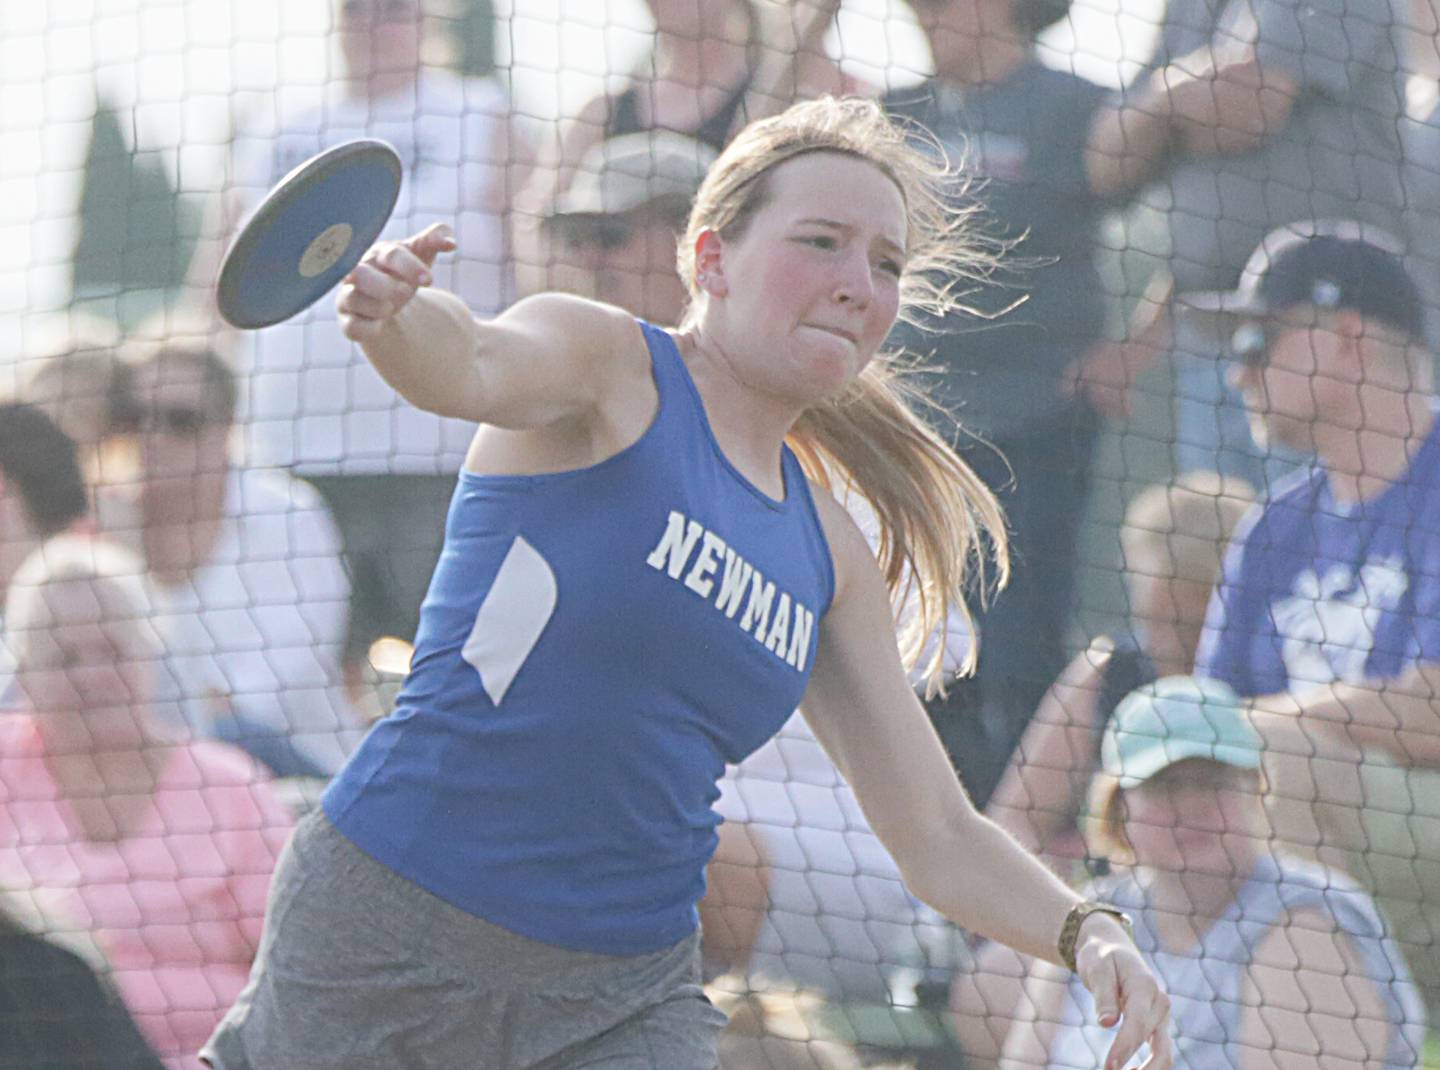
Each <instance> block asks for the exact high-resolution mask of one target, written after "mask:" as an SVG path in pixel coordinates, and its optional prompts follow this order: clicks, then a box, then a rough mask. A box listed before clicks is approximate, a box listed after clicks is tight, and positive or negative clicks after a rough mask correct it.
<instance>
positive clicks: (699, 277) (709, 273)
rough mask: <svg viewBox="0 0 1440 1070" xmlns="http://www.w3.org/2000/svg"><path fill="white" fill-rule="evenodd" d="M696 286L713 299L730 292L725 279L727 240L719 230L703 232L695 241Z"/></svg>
mask: <svg viewBox="0 0 1440 1070" xmlns="http://www.w3.org/2000/svg"><path fill="white" fill-rule="evenodd" d="M695 285H696V287H697V288H699V290H700V292H701V293H703V294H709V295H710V296H711V297H724V296H725V295H726V294H728V293H729V292H730V284H729V281H728V280H727V279H726V277H725V240H724V239H723V238H721V237H720V232H719V231H718V230H709V229H706V230H702V231H701V232H700V235H699V237H697V238H696V239H695Z"/></svg>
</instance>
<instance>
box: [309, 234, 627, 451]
mask: <svg viewBox="0 0 1440 1070" xmlns="http://www.w3.org/2000/svg"><path fill="white" fill-rule="evenodd" d="M454 248H455V240H454V238H453V237H452V235H451V232H450V228H448V227H446V226H444V225H443V224H436V225H434V226H432V227H429V228H427V229H426V230H424V231H423V232H421V233H420V234H417V235H415V236H414V237H412V238H408V239H406V240H405V241H403V242H382V243H380V244H378V245H376V246H375V247H374V248H373V249H371V250H370V251H369V252H368V253H366V254H365V257H364V259H363V260H361V262H360V263H359V265H358V266H357V267H356V268H355V270H354V271H352V272H351V273H350V274H349V275H348V276H346V278H345V281H344V282H343V283H342V284H341V287H340V292H339V296H338V297H337V299H336V307H337V309H338V310H339V314H340V328H341V330H342V331H343V332H344V334H345V336H346V337H347V338H349V339H351V340H352V341H355V342H358V343H359V344H360V346H361V348H362V349H364V351H365V355H366V356H367V357H368V358H369V359H370V362H371V363H372V364H373V365H374V366H375V370H376V371H378V372H379V373H380V375H381V376H382V377H383V378H384V379H385V381H386V382H387V383H389V384H390V385H391V386H392V387H394V388H395V390H396V391H398V392H399V393H400V395H401V396H402V397H404V398H405V400H406V401H408V402H410V403H411V404H412V405H414V406H416V407H417V408H420V409H424V410H426V411H428V412H433V413H437V414H438V415H441V416H453V417H457V418H459V419H464V420H470V421H473V422H475V423H488V424H494V425H497V426H499V427H505V428H511V429H515V430H528V429H534V428H541V427H546V426H548V425H550V424H554V423H558V422H561V421H564V420H567V419H573V418H576V417H579V416H582V415H583V414H584V413H585V412H586V411H587V410H592V409H594V408H595V407H597V406H598V405H599V404H600V403H601V401H602V399H603V398H604V397H605V396H606V395H607V394H608V393H609V388H610V387H612V386H613V385H614V384H613V383H612V381H611V380H612V379H613V378H614V377H615V376H617V375H623V374H624V370H625V368H624V365H625V363H626V362H625V361H623V360H620V361H613V360H607V359H604V358H605V357H607V356H608V355H616V354H621V353H625V352H626V351H627V350H628V349H629V348H633V336H634V331H635V328H634V324H633V321H632V320H631V318H630V317H629V316H628V315H626V314H624V313H622V312H620V311H619V310H617V309H612V308H609V307H608V306H605V305H598V304H595V303H594V302H591V301H586V300H583V299H581V298H578V297H570V296H568V295H564V294H537V295H536V296H534V297H531V298H527V299H525V300H524V301H520V302H518V303H517V304H515V305H513V306H512V307H511V308H509V309H508V310H506V311H505V312H504V313H503V314H501V315H500V316H497V317H496V318H495V319H493V320H488V321H485V322H481V321H479V320H477V319H475V317H474V316H472V315H471V314H470V310H469V309H468V308H466V307H465V304H464V302H462V301H461V300H460V299H459V298H457V297H455V296H454V295H453V294H449V293H446V292H444V291H440V290H431V289H429V288H428V287H429V285H430V282H431V275H430V268H431V266H432V265H433V264H434V262H435V258H436V257H437V256H439V255H440V254H441V253H443V252H449V251H451V250H453V249H454Z"/></svg>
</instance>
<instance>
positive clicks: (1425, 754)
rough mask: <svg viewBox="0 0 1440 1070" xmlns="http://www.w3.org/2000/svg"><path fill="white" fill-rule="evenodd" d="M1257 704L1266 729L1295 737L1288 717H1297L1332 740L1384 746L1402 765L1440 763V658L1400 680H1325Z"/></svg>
mask: <svg viewBox="0 0 1440 1070" xmlns="http://www.w3.org/2000/svg"><path fill="white" fill-rule="evenodd" d="M1253 706H1254V709H1255V711H1256V713H1257V715H1258V716H1259V720H1258V726H1259V727H1260V728H1261V729H1262V731H1263V730H1264V729H1265V728H1266V727H1267V726H1270V727H1271V728H1272V731H1274V732H1275V733H1277V734H1278V735H1279V736H1281V737H1282V740H1283V739H1293V738H1294V737H1293V731H1291V730H1290V729H1289V728H1288V726H1287V725H1286V723H1285V722H1286V721H1290V720H1293V721H1298V722H1300V723H1301V724H1303V725H1305V726H1306V727H1307V728H1311V729H1314V730H1316V731H1318V732H1319V733H1321V734H1322V735H1323V736H1325V737H1327V739H1328V740H1329V741H1331V742H1335V743H1339V744H1341V745H1348V746H1351V747H1355V748H1359V749H1362V750H1363V749H1379V750H1383V751H1385V752H1387V753H1388V754H1390V755H1391V756H1393V757H1394V758H1395V760H1396V761H1398V762H1400V763H1401V764H1402V765H1409V766H1420V767H1424V768H1440V663H1437V662H1433V661H1431V662H1421V663H1420V664H1418V665H1416V666H1415V667H1414V668H1412V669H1410V670H1409V671H1407V672H1406V673H1405V674H1404V675H1402V676H1400V677H1399V678H1397V679H1395V680H1375V681H1365V682H1363V683H1359V684H1348V683H1335V684H1326V685H1324V686H1321V687H1316V688H1313V689H1311V690H1308V691H1303V692H1300V693H1299V694H1295V695H1291V694H1283V693H1282V694H1278V695H1267V696H1264V697H1262V698H1258V699H1255V700H1254V701H1253ZM1267 742H1270V741H1269V740H1268V739H1267ZM1282 745H1283V742H1282Z"/></svg>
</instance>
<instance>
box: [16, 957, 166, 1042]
mask: <svg viewBox="0 0 1440 1070" xmlns="http://www.w3.org/2000/svg"><path fill="white" fill-rule="evenodd" d="M91 1068H93V1070H102V1068H103V1070H162V1067H161V1063H160V1060H159V1059H158V1058H157V1057H156V1056H155V1054H154V1053H153V1052H152V1051H151V1050H150V1049H149V1047H147V1046H146V1044H145V1041H144V1040H143V1039H142V1038H141V1036H140V1031H139V1030H138V1029H137V1028H136V1026H135V1023H134V1021H133V1020H132V1019H131V1018H130V1016H129V1014H127V1013H126V1011H125V1009H124V1007H123V1006H121V1004H120V1002H119V1000H118V999H117V998H116V997H115V996H114V995H113V994H112V993H111V992H109V991H108V989H107V988H106V986H105V985H104V984H103V983H102V982H101V980H100V979H99V978H98V977H97V976H96V975H95V973H94V971H92V970H91V969H90V967H89V966H88V965H86V964H85V962H84V961H82V960H81V959H80V958H79V957H78V956H77V955H75V954H73V953H71V952H69V951H67V950H65V949H64V948H62V947H57V946H56V945H54V944H52V943H50V942H49V941H47V940H43V939H41V938H40V937H37V936H34V935H31V934H28V933H20V932H15V931H13V930H11V931H0V1070H91Z"/></svg>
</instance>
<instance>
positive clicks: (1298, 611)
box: [1182, 223, 1440, 991]
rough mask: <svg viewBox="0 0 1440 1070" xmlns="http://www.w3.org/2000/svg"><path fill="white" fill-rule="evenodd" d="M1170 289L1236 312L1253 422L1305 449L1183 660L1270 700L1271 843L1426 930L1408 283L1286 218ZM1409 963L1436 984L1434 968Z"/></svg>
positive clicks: (1438, 761) (1420, 534)
mask: <svg viewBox="0 0 1440 1070" xmlns="http://www.w3.org/2000/svg"><path fill="white" fill-rule="evenodd" d="M1182 300H1184V301H1187V302H1188V303H1189V304H1190V305H1191V306H1192V307H1196V308H1199V309H1204V310H1214V309H1217V308H1218V309H1223V310H1224V311H1225V312H1226V313H1227V315H1226V316H1225V319H1226V320H1228V321H1229V322H1230V324H1231V325H1232V326H1236V328H1237V329H1236V330H1235V331H1234V340H1233V342H1232V349H1233V350H1234V352H1235V356H1236V360H1237V363H1236V365H1235V368H1234V370H1233V372H1232V375H1233V378H1234V380H1235V381H1236V383H1237V384H1238V386H1239V387H1240V389H1241V390H1242V391H1243V392H1244V395H1245V399H1246V404H1247V405H1248V407H1249V409H1250V412H1251V417H1252V420H1253V422H1254V425H1255V427H1256V432H1257V435H1258V436H1260V437H1261V438H1263V439H1266V440H1269V441H1277V442H1281V443H1284V444H1285V445H1288V446H1291V447H1292V448H1294V449H1297V450H1301V451H1304V452H1306V453H1309V454H1311V455H1313V456H1314V463H1313V465H1312V466H1311V468H1310V469H1309V470H1307V471H1303V472H1298V473H1296V474H1295V475H1294V476H1293V477H1292V478H1291V479H1290V480H1288V481H1287V482H1285V483H1283V484H1282V485H1280V486H1279V487H1277V488H1276V489H1275V492H1274V495H1273V497H1272V499H1271V500H1270V501H1269V502H1268V503H1266V505H1265V506H1264V507H1263V508H1262V509H1260V510H1258V511H1257V512H1256V513H1255V514H1254V515H1253V516H1252V517H1251V518H1250V519H1249V520H1248V521H1247V522H1246V523H1245V524H1244V525H1242V526H1241V528H1240V529H1239V531H1238V533H1237V535H1236V538H1235V542H1234V545H1233V546H1232V547H1231V550H1230V553H1229V556H1228V558H1227V560H1226V566H1225V574H1224V579H1223V581H1222V583H1221V585H1220V587H1219V589H1218V591H1217V593H1216V596H1215V599H1214V600H1213V601H1212V603H1211V606H1210V616H1209V619H1208V620H1207V622H1206V628H1205V635H1204V638H1203V639H1202V642H1201V646H1200V652H1199V655H1198V657H1197V671H1198V672H1199V673H1201V674H1202V675H1205V676H1209V677H1213V678H1215V679H1218V680H1221V681H1223V682H1224V683H1226V684H1229V685H1230V686H1231V687H1233V688H1234V689H1235V690H1236V691H1237V692H1238V693H1239V694H1240V695H1242V696H1244V697H1246V698H1249V699H1252V700H1253V701H1254V703H1255V705H1256V706H1257V708H1258V709H1259V710H1261V711H1262V712H1264V713H1266V714H1269V715H1271V716H1267V717H1265V718H1263V719H1262V721H1261V722H1260V724H1261V727H1262V730H1264V731H1265V732H1266V735H1267V743H1268V744H1269V747H1268V749H1267V754H1266V773H1267V776H1268V778H1269V780H1270V784H1271V788H1272V792H1273V794H1274V796H1275V798H1274V801H1273V804H1272V810H1273V814H1274V820H1275V830H1276V834H1277V836H1278V837H1279V839H1280V840H1281V842H1284V843H1288V844H1294V845H1296V846H1298V847H1301V848H1303V849H1306V850H1314V849H1315V848H1316V847H1317V846H1318V847H1319V848H1320V850H1321V857H1322V859H1324V860H1325V861H1327V862H1329V863H1331V864H1332V865H1336V866H1339V867H1341V868H1347V869H1350V870H1351V871H1352V872H1353V873H1354V874H1355V875H1356V876H1357V877H1360V878H1361V879H1362V880H1364V881H1365V882H1366V883H1367V884H1369V885H1370V886H1371V887H1374V888H1376V889H1379V890H1382V891H1383V892H1384V893H1385V894H1386V896H1387V898H1386V899H1385V900H1384V902H1385V905H1386V907H1387V909H1389V910H1390V912H1391V913H1393V914H1394V915H1395V916H1396V917H1397V919H1399V920H1401V921H1402V922H1410V923H1411V924H1409V925H1408V926H1407V925H1403V924H1402V928H1401V930H1400V931H1402V932H1406V933H1417V931H1418V933H1424V932H1426V931H1433V929H1432V928H1431V926H1433V925H1434V924H1436V923H1437V922H1440V913H1437V909H1440V887H1437V885H1436V882H1435V880H1434V878H1426V876H1425V873H1426V867H1427V866H1428V865H1429V864H1430V863H1431V862H1433V860H1435V859H1437V858H1440V823H1437V822H1436V821H1434V820H1433V819H1428V818H1426V817H1424V816H1423V815H1421V814H1417V813H1415V802H1414V800H1415V799H1416V798H1424V797H1427V796H1428V795H1431V794H1433V792H1434V783H1433V780H1434V774H1433V773H1428V774H1423V775H1422V774H1420V773H1418V772H1416V773H1407V772H1406V771H1405V767H1410V766H1415V767H1421V768H1424V769H1430V770H1433V769H1435V768H1436V767H1440V704H1437V703H1436V700H1435V696H1436V694H1437V687H1440V493H1437V488H1440V431H1437V430H1436V421H1435V406H1436V399H1435V387H1434V358H1433V356H1432V355H1431V353H1430V352H1429V350H1428V349H1427V348H1426V346H1425V343H1424V340H1423V329H1424V328H1423V306H1422V303H1421V300H1420V297H1419V294H1418V292H1417V289H1416V286H1415V283H1414V282H1413V281H1412V280H1411V277H1410V275H1409V273H1408V272H1407V270H1406V268H1405V266H1404V264H1403V263H1402V261H1401V258H1400V254H1399V248H1398V246H1397V245H1396V244H1395V243H1394V242H1393V240H1392V239H1388V238H1386V237H1385V236H1384V235H1382V234H1379V233H1378V232H1376V231H1373V230H1367V229H1365V228H1362V227H1360V226H1357V225H1355V224H1350V223H1311V224H1304V225H1299V224H1297V225H1295V226H1291V227H1285V228H1281V229H1280V230H1278V231H1276V232H1275V233H1273V234H1271V235H1270V236H1269V237H1268V238H1267V239H1266V240H1265V241H1264V242H1263V243H1262V244H1261V246H1260V248H1259V249H1257V250H1256V253H1255V255H1254V257H1253V258H1252V260H1251V263H1250V264H1249V265H1248V266H1247V268H1246V271H1245V274H1244V275H1243V276H1242V278H1241V285H1240V289H1239V290H1238V291H1236V292H1234V293H1230V294H1209V295H1206V294H1192V295H1189V296H1185V295H1182ZM1397 765H1398V766H1399V767H1400V768H1398V769H1397V768H1396V766H1397ZM1417 859H1418V860H1421V864H1420V865H1419V866H1418V867H1417V866H1416V860H1417ZM1427 918H1428V919H1429V921H1428V924H1427V922H1426V919H1427ZM1415 938H1416V939H1418V941H1419V946H1417V947H1416V949H1415V950H1416V952H1417V956H1423V959H1424V960H1430V959H1433V950H1434V949H1433V946H1432V945H1431V943H1430V941H1429V938H1427V937H1424V936H1417V937H1415ZM1421 961H1422V959H1421V958H1420V957H1417V958H1416V963H1417V969H1419V968H1420V966H1419V964H1420V962H1421ZM1421 979H1422V980H1423V981H1424V982H1425V983H1426V984H1427V985H1429V986H1440V974H1437V973H1436V972H1435V969H1434V967H1433V966H1428V965H1427V966H1426V967H1425V968H1424V969H1423V970H1422V973H1421ZM1436 990H1437V991H1440V987H1437V988H1436Z"/></svg>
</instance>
